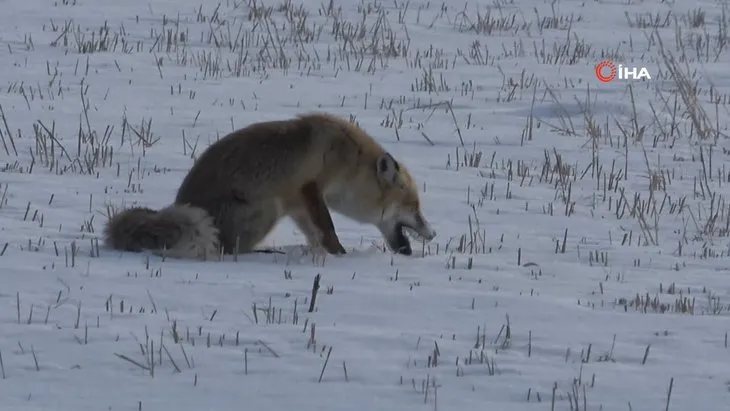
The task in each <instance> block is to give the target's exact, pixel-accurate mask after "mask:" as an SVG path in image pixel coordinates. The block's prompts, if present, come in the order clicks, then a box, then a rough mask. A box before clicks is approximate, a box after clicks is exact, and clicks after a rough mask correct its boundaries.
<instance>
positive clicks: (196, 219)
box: [104, 113, 436, 259]
mask: <svg viewBox="0 0 730 411" xmlns="http://www.w3.org/2000/svg"><path fill="white" fill-rule="evenodd" d="M329 210H332V211H334V212H336V213H338V214H341V215H343V216H345V217H347V218H350V219H352V220H354V221H357V222H360V223H362V224H372V225H375V227H377V228H378V230H380V232H381V234H382V235H383V237H384V238H385V241H386V243H387V245H388V248H390V249H391V251H393V252H397V253H400V254H404V255H411V254H412V249H411V245H410V241H409V240H408V237H406V235H405V233H404V230H407V231H408V232H409V234H411V235H413V236H416V237H420V238H423V239H425V240H427V241H430V240H432V239H433V238H434V237H435V236H436V232H435V231H434V230H433V229H432V228H431V225H430V224H429V223H428V221H427V220H426V218H425V217H424V216H423V213H422V211H421V205H420V200H419V194H418V186H417V184H416V182H415V181H414V179H413V177H411V175H410V173H409V172H408V170H407V169H406V167H405V166H404V165H403V164H401V163H399V162H398V161H396V159H395V158H393V156H391V155H390V154H389V153H388V152H387V151H386V150H385V149H384V148H383V147H382V146H381V145H380V144H378V143H377V142H376V141H375V140H374V139H373V138H372V137H371V136H370V135H369V134H368V133H366V132H365V131H364V130H362V129H361V128H359V127H357V126H356V125H354V124H352V123H350V122H348V121H346V120H344V119H340V118H338V117H335V116H333V115H330V114H325V113H311V114H304V115H300V116H298V117H296V118H293V119H288V120H277V121H267V122H259V123H253V124H250V125H248V126H247V127H245V128H242V129H240V130H237V131H234V132H232V133H230V134H228V135H226V136H225V137H223V138H221V139H220V140H218V141H217V142H215V143H213V144H212V145H211V146H210V147H208V148H207V149H206V150H205V151H204V152H203V153H202V154H201V156H200V157H199V158H198V159H197V161H196V162H195V163H194V165H193V167H192V168H191V169H190V171H189V172H188V174H187V176H186V177H185V179H184V180H183V182H182V184H181V185H180V188H179V190H178V193H177V198H176V199H175V202H174V204H172V205H170V206H167V207H165V208H163V209H161V210H158V211H156V210H152V209H149V208H144V207H134V208H129V209H126V210H122V211H121V212H119V213H116V214H115V215H113V216H112V217H110V219H109V221H108V222H107V225H106V227H105V230H104V236H105V241H106V244H107V245H108V246H109V247H111V248H113V249H117V250H125V251H142V250H145V249H146V250H150V251H152V252H154V253H156V254H158V255H160V254H164V255H166V256H170V257H175V258H190V259H205V258H212V256H214V255H217V254H219V253H220V248H221V247H222V249H223V252H224V253H225V254H234V253H248V252H252V251H254V247H256V246H257V245H258V244H259V243H260V242H261V241H262V240H263V239H264V237H266V236H267V235H268V234H269V233H270V232H271V231H272V230H273V228H274V227H275V226H276V224H277V223H278V222H279V221H280V220H281V219H282V218H284V217H290V218H291V219H292V220H293V221H294V223H295V224H296V225H297V227H298V228H299V229H300V230H301V231H302V233H303V234H304V235H305V237H306V239H307V242H308V244H309V245H310V246H312V247H313V248H316V249H320V250H321V249H324V251H326V252H327V253H330V254H345V253H346V251H345V248H344V247H343V246H342V244H341V243H340V240H339V238H338V236H337V233H336V232H335V227H334V224H333V222H332V217H331V215H330V211H329Z"/></svg>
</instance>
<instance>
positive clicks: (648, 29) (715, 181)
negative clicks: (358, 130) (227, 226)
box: [0, 0, 730, 411]
mask: <svg viewBox="0 0 730 411" xmlns="http://www.w3.org/2000/svg"><path fill="white" fill-rule="evenodd" d="M727 5H728V2H727V1H724V0H723V1H720V0H716V1H699V2H692V1H681V2H680V1H659V0H646V1H626V0H623V1H608V0H602V1H593V0H585V1H583V0H580V1H579V0H559V1H558V0H556V1H539V0H533V1H530V0H512V1H507V0H494V1H492V0H490V1H486V0H482V1H478V2H474V1H470V2H468V3H467V2H463V1H448V2H433V1H425V0H410V1H402V0H394V1H371V0H359V1H356V0H328V1H322V2H306V1H304V2H298V1H297V2H295V1H280V0H277V1H272V2H269V1H268V0H264V1H262V0H258V1H254V0H238V1H235V0H226V1H222V2H215V1H214V2H202V3H201V2H200V0H193V1H191V0H174V1H172V0H159V1H158V0H156V1H137V0H129V1H116V0H114V1H112V0H78V1H75V0H57V1H51V0H44V1H40V0H26V1H20V0H4V1H1V2H0V6H1V10H2V13H0V89H1V90H0V108H1V109H2V110H1V111H0V136H1V137H2V146H0V167H2V173H1V174H0V409H2V410H3V411H6V410H7V411H10V410H44V411H45V410H69V411H71V410H73V411H86V410H175V411H187V410H191V411H201V410H216V411H223V410H241V409H252V410H301V411H304V410H317V411H326V410H337V411H342V410H358V411H360V410H368V411H369V410H383V411H396V410H397V411H406V410H424V409H433V410H458V411H465V410H505V411H510V410H515V411H526V410H576V411H577V410H581V411H585V410H606V411H609V410H637V411H638V410H665V409H669V410H673V411H679V410H702V411H715V410H727V409H729V407H730V405H729V404H730V348H728V332H729V331H730V322H728V310H729V309H730V306H729V305H728V304H730V302H729V300H730V268H728V267H730V258H729V255H730V241H729V239H728V234H729V228H730V203H729V202H728V200H727V197H728V187H730V144H729V143H728V140H727V134H728V130H727V119H728V105H729V104H730V71H729V70H728V66H729V64H730V59H729V58H728V55H730V49H729V47H730V44H728V42H729V41H730V37H728V27H729V26H728V24H729V23H730V13H729V12H728V7H727ZM663 54H664V55H663ZM604 59H611V60H613V61H614V62H615V63H616V64H622V65H624V66H627V67H630V68H632V67H636V68H641V67H645V68H646V69H647V71H648V72H649V73H650V76H651V79H647V78H642V79H634V80H621V79H615V80H614V81H612V82H609V83H602V82H599V81H598V80H597V78H596V75H595V66H596V64H598V63H599V62H600V61H602V60H604ZM637 72H638V70H637ZM314 110H322V111H328V112H331V113H334V114H338V115H341V116H343V117H346V118H347V117H350V118H352V119H354V120H356V121H357V122H359V124H360V125H361V126H362V127H363V128H365V129H366V130H367V131H369V132H370V133H371V134H373V135H374V136H376V137H377V139H378V140H379V141H380V142H382V144H383V145H384V146H385V147H387V149H388V150H390V151H391V152H392V153H393V154H394V155H395V156H396V157H397V158H399V159H401V160H402V161H403V162H404V164H406V165H407V166H408V167H409V168H410V169H411V170H412V172H413V174H414V176H415V177H416V178H417V180H418V181H419V183H420V184H421V185H422V187H423V192H422V196H423V203H424V212H425V214H426V216H427V218H428V219H429V220H430V221H431V222H432V224H433V225H434V228H435V229H436V230H437V231H438V236H437V237H436V238H435V239H434V241H433V242H432V243H430V244H427V245H425V246H421V245H418V246H417V247H415V248H417V249H418V250H417V252H416V253H414V254H417V255H414V256H413V257H404V256H393V255H391V254H390V253H386V252H384V251H383V250H382V247H383V240H382V238H380V237H379V235H378V233H377V231H376V230H375V229H374V228H373V227H368V226H360V225H357V224H355V223H353V222H351V221H348V220H346V219H344V218H341V217H339V216H334V218H335V225H336V227H337V231H338V234H339V236H340V239H341V241H342V243H343V244H344V245H345V247H346V248H347V249H348V250H349V251H350V252H349V254H348V255H346V256H343V257H332V256H330V257H328V258H326V259H325V260H324V261H321V260H316V259H313V258H312V257H311V256H307V255H302V254H297V253H296V252H295V250H296V247H294V246H297V245H301V244H303V243H304V239H303V236H302V235H301V234H300V233H299V232H298V231H297V230H295V228H294V226H293V224H291V222H289V221H285V222H282V223H281V224H280V225H279V226H278V227H277V229H276V230H275V232H273V233H272V234H271V235H270V237H269V238H267V240H266V244H265V245H269V246H270V245H284V246H289V247H288V249H289V250H291V251H290V254H289V255H281V254H256V255H249V256H240V257H238V258H237V259H236V261H234V259H233V258H226V259H225V260H224V261H209V262H190V261H181V260H173V259H167V260H162V259H161V258H158V257H155V256H153V255H151V254H149V253H139V254H134V253H119V252H115V251H111V250H108V249H105V248H104V246H103V244H102V243H101V242H100V241H99V238H100V233H101V231H102V229H103V226H104V224H105V221H106V218H107V213H108V211H109V209H110V208H111V207H120V206H129V205H133V204H140V205H146V206H150V207H162V206H165V205H167V204H169V203H170V202H171V201H172V200H173V198H174V196H175V192H176V190H177V187H178V185H179V183H180V182H181V181H182V178H183V176H184V175H185V173H186V171H187V170H188V169H189V168H190V166H191V164H192V162H193V161H194V158H195V156H196V155H197V154H199V153H200V152H201V151H202V150H204V149H205V147H206V146H207V145H208V144H210V142H212V141H214V140H215V139H216V138H218V137H220V136H222V135H224V134H226V133H228V132H229V131H231V130H233V129H235V128H240V127H243V126H245V125H247V124H250V123H252V122H256V121H262V120H270V119H283V118H290V117H292V116H294V115H296V114H298V113H302V112H307V111H314ZM317 274H320V275H321V285H322V286H321V289H320V292H319V293H318V297H317V299H316V308H315V310H314V312H312V313H309V312H308V307H309V303H310V301H309V300H310V296H311V289H312V284H313V280H314V277H315V276H316V275H317Z"/></svg>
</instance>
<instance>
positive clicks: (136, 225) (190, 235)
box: [104, 204, 219, 259]
mask: <svg viewBox="0 0 730 411" xmlns="http://www.w3.org/2000/svg"><path fill="white" fill-rule="evenodd" d="M218 232H219V230H218V228H217V227H216V226H215V222H214V221H213V218H212V217H211V216H210V215H209V214H208V213H207V212H206V211H205V210H204V209H202V208H198V207H193V206H189V205H184V204H173V205H170V206H168V207H165V208H163V209H161V210H159V211H158V210H153V209H151V208H146V207H133V208H128V209H125V210H121V211H119V212H118V213H116V214H115V215H113V216H112V217H111V218H110V219H109V221H108V222H107V225H106V227H105V228H104V240H105V242H106V245H107V246H108V247H111V248H113V249H115V250H121V251H134V252H140V251H142V250H150V251H152V252H154V253H155V254H158V255H165V256H168V257H173V258H187V259H213V258H215V256H216V255H217V254H218V252H219V251H218V250H219V239H218Z"/></svg>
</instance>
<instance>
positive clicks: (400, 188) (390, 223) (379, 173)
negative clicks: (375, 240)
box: [374, 153, 436, 255]
mask: <svg viewBox="0 0 730 411" xmlns="http://www.w3.org/2000/svg"><path fill="white" fill-rule="evenodd" d="M374 166H375V175H376V177H377V184H378V185H379V188H380V193H381V195H382V197H381V198H380V199H379V202H380V205H381V207H380V209H381V213H380V216H379V218H378V220H377V221H376V222H375V225H376V226H377V227H378V229H379V230H380V232H381V233H382V234H383V237H384V238H385V241H386V243H387V244H388V247H389V248H390V249H391V250H392V251H394V252H397V253H399V254H404V255H411V254H412V252H413V251H412V249H411V243H410V241H409V240H408V237H406V235H405V232H404V231H408V233H409V234H411V235H412V236H414V237H416V238H418V237H420V238H423V239H425V240H426V241H431V240H432V239H433V238H434V237H436V231H434V230H433V229H432V228H431V225H430V224H429V223H428V221H427V220H426V218H425V217H424V216H423V212H422V211H421V203H420V199H419V196H418V186H417V184H416V182H415V180H414V179H413V177H411V175H410V173H409V172H408V170H406V168H405V167H404V166H403V165H402V164H398V162H397V161H396V160H395V158H393V156H391V155H390V154H389V153H385V154H383V155H381V156H379V157H378V158H377V160H376V164H375V165H374Z"/></svg>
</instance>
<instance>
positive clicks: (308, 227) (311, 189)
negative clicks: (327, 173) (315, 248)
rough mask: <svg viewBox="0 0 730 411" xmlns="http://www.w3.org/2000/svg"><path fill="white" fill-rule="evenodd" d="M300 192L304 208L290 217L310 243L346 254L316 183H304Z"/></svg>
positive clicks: (328, 250)
mask: <svg viewBox="0 0 730 411" xmlns="http://www.w3.org/2000/svg"><path fill="white" fill-rule="evenodd" d="M300 194H301V199H302V202H303V205H304V208H303V209H302V210H301V211H300V212H298V213H296V214H295V215H293V216H292V217H293V219H294V221H295V222H296V224H297V226H299V229H300V230H302V231H303V232H304V235H306V236H307V240H308V241H309V243H310V245H314V244H319V245H321V246H322V247H323V248H324V249H325V250H326V251H327V252H328V253H330V254H346V253H347V251H345V247H343V246H342V244H341V243H340V239H339V238H338V237H337V233H336V232H335V225H334V223H333V222H332V216H331V215H330V212H329V209H327V205H326V204H325V202H324V197H323V196H322V192H321V191H320V190H319V188H318V187H317V184H316V183H314V182H310V183H307V184H305V185H304V186H302V188H301V192H300ZM313 243H314V244H313Z"/></svg>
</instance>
